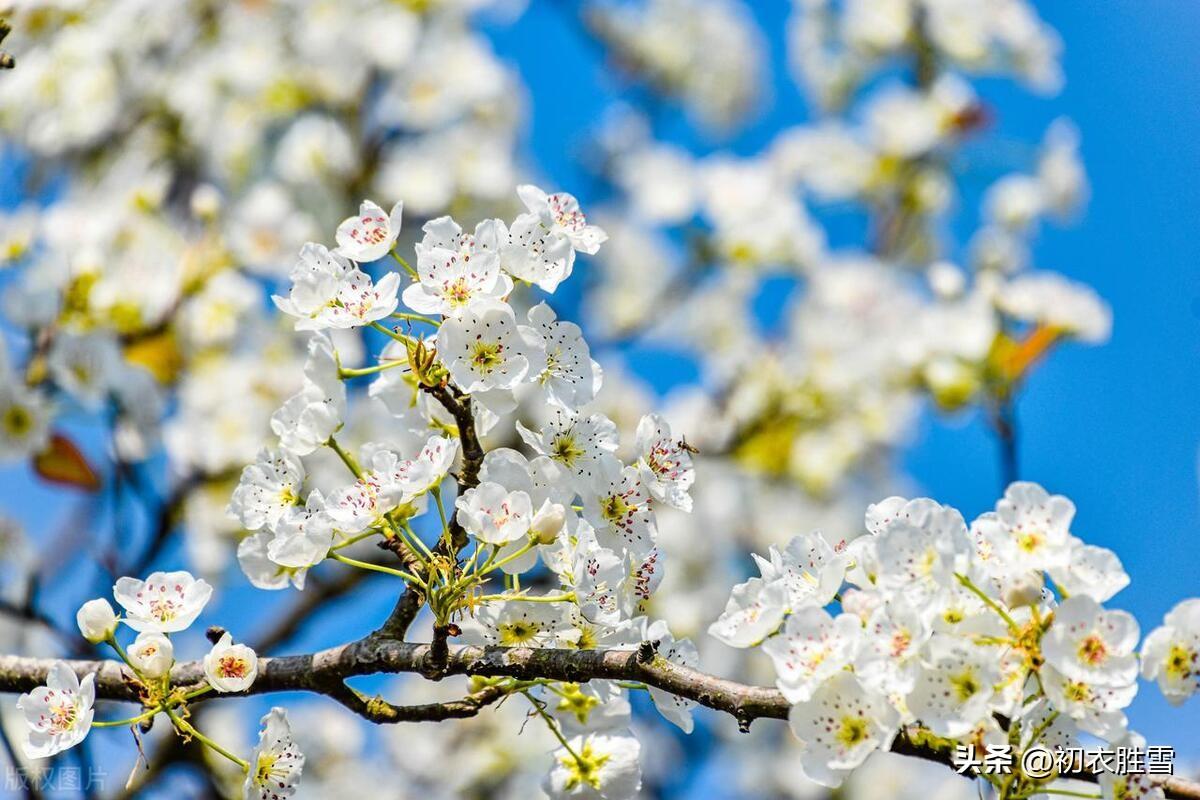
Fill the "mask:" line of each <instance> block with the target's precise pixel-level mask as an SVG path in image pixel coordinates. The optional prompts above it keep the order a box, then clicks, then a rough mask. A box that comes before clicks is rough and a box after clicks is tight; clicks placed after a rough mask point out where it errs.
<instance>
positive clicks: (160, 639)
mask: <svg viewBox="0 0 1200 800" xmlns="http://www.w3.org/2000/svg"><path fill="white" fill-rule="evenodd" d="M127 652H128V654H129V660H130V662H132V664H133V666H134V667H135V668H136V669H137V670H138V672H140V673H141V674H142V675H144V676H145V677H147V678H151V679H158V678H162V677H163V676H165V675H166V674H167V673H169V672H170V671H171V665H172V664H174V663H175V647H174V645H172V644H171V640H170V639H168V638H167V637H166V636H164V635H163V634H161V633H153V632H150V631H143V632H142V633H139V634H138V636H137V639H136V640H134V642H133V644H131V645H130V646H129V648H128V651H127Z"/></svg>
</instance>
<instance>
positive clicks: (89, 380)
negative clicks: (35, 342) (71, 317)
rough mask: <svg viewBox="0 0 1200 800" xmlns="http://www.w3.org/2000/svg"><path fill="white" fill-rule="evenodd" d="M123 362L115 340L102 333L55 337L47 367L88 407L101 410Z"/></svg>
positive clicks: (62, 384)
mask: <svg viewBox="0 0 1200 800" xmlns="http://www.w3.org/2000/svg"><path fill="white" fill-rule="evenodd" d="M121 365H122V361H121V352H120V350H119V349H118V347H117V342H116V340H115V339H114V338H113V337H111V336H107V335H104V334H103V333H93V334H87V335H73V334H62V335H59V336H57V337H55V338H54V342H53V345H52V346H51V348H50V355H49V356H47V358H46V367H47V368H48V369H49V370H50V375H51V376H52V377H53V378H54V382H55V383H56V384H57V385H58V386H60V387H61V388H62V389H63V390H64V391H66V392H67V393H68V394H70V395H71V396H72V397H74V398H75V399H76V400H78V401H79V404H80V405H82V406H83V407H84V408H85V409H87V410H88V411H93V412H95V411H99V410H100V408H101V407H102V406H103V404H104V401H105V400H106V399H107V398H108V395H109V392H110V391H111V390H112V389H113V386H114V381H115V380H116V378H117V376H118V370H119V369H120V367H121Z"/></svg>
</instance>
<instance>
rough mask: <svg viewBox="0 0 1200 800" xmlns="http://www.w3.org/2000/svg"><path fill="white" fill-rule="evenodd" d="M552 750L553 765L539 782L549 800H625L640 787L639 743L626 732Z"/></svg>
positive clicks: (577, 739) (583, 739) (578, 739)
mask: <svg viewBox="0 0 1200 800" xmlns="http://www.w3.org/2000/svg"><path fill="white" fill-rule="evenodd" d="M568 744H570V748H569V749H568V748H566V747H560V748H559V749H558V750H555V751H554V766H553V767H552V768H551V769H550V774H549V775H547V776H546V780H545V781H543V783H542V789H544V790H545V792H546V794H548V795H549V796H550V797H551V799H552V800H562V798H581V800H626V798H631V797H635V796H637V793H638V792H639V791H640V790H641V787H642V770H641V765H640V764H639V763H638V757H639V756H640V754H641V744H639V743H638V740H637V738H636V737H634V736H633V734H631V733H628V732H622V733H619V734H605V733H592V734H588V735H586V736H583V735H580V736H576V737H574V738H573V739H571V740H570V741H569V742H568Z"/></svg>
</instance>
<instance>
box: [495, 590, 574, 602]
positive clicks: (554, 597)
mask: <svg viewBox="0 0 1200 800" xmlns="http://www.w3.org/2000/svg"><path fill="white" fill-rule="evenodd" d="M479 599H480V600H483V601H484V602H488V601H492V600H515V601H517V602H520V603H573V602H575V593H574V592H567V593H566V594H543V595H527V594H485V595H482V596H481V597H480V598H479Z"/></svg>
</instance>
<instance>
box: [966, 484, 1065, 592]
mask: <svg viewBox="0 0 1200 800" xmlns="http://www.w3.org/2000/svg"><path fill="white" fill-rule="evenodd" d="M1074 517H1075V504H1074V503H1072V502H1071V501H1070V500H1068V499H1067V498H1065V497H1063V496H1062V495H1057V494H1056V495H1051V494H1048V493H1047V492H1046V490H1045V489H1043V488H1042V487H1041V486H1038V485H1037V484H1036V483H1028V482H1025V481H1018V482H1017V483H1014V484H1012V485H1010V486H1009V487H1008V489H1006V490H1005V492H1004V497H1003V499H1001V500H1000V501H999V502H997V503H996V511H995V513H991V512H988V513H986V514H982V515H980V517H979V518H978V519H976V520H975V521H974V522H973V523H971V535H972V536H973V537H974V539H975V541H976V547H977V548H978V547H981V546H982V547H983V548H984V552H986V553H987V557H988V558H989V559H993V558H994V559H995V566H994V567H993V568H992V569H993V571H994V572H1004V571H1018V572H1025V571H1030V570H1032V571H1037V572H1043V571H1046V570H1050V569H1053V568H1056V567H1062V566H1065V565H1066V564H1067V561H1068V558H1069V557H1070V555H1071V547H1072V544H1073V541H1072V537H1071V520H1072V519H1074Z"/></svg>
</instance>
